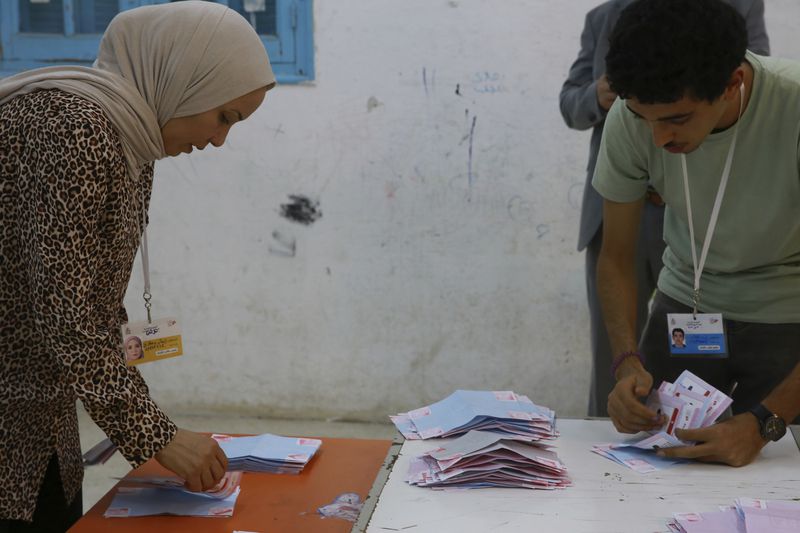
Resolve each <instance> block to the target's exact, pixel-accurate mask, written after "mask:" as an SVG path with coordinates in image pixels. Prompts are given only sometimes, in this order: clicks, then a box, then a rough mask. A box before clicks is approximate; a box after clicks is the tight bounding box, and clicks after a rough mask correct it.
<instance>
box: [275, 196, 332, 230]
mask: <svg viewBox="0 0 800 533" xmlns="http://www.w3.org/2000/svg"><path fill="white" fill-rule="evenodd" d="M289 200H290V202H289V203H287V204H281V216H282V217H284V218H287V219H289V220H291V221H292V222H297V223H299V224H304V225H306V226H310V225H311V224H313V223H314V222H316V221H317V220H319V219H320V218H321V217H322V211H321V210H320V209H319V202H315V201H312V200H311V199H310V198H308V197H307V196H303V195H300V194H290V195H289Z"/></svg>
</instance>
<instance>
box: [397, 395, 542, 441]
mask: <svg viewBox="0 0 800 533" xmlns="http://www.w3.org/2000/svg"><path fill="white" fill-rule="evenodd" d="M389 418H391V419H392V422H394V424H395V426H397V429H398V430H399V431H400V433H402V434H403V436H404V437H405V438H407V439H429V438H433V437H455V436H457V435H463V434H464V433H467V432H468V431H471V430H478V431H491V432H493V433H497V434H498V435H501V436H503V437H508V438H515V439H519V438H524V439H526V440H529V441H538V440H542V439H554V438H555V437H557V436H558V433H557V431H556V429H555V419H556V415H555V412H554V411H552V410H551V409H548V408H547V407H542V406H540V405H536V404H535V403H533V402H532V401H531V400H530V399H529V398H528V397H527V396H523V395H520V394H516V393H514V392H512V391H470V390H457V391H455V392H454V393H453V394H451V395H450V396H448V397H447V398H445V399H444V400H441V401H438V402H436V403H434V404H431V405H426V406H425V407H420V408H418V409H414V410H413V411H409V412H408V413H400V414H398V415H396V416H390V417H389Z"/></svg>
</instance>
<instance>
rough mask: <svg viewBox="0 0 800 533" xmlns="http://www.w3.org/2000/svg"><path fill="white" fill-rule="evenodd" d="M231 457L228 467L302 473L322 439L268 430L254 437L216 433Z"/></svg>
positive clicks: (276, 472) (215, 436)
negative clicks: (279, 433) (286, 435)
mask: <svg viewBox="0 0 800 533" xmlns="http://www.w3.org/2000/svg"><path fill="white" fill-rule="evenodd" d="M211 437H212V438H213V439H215V440H216V441H217V442H218V443H219V445H220V448H222V451H223V452H225V455H226V456H227V458H228V470H242V471H245V472H269V473H273V474H298V473H300V472H301V471H302V470H303V468H304V467H305V466H306V464H308V462H309V461H310V460H311V458H312V457H314V454H316V453H317V450H319V447H320V445H322V441H321V440H318V439H308V438H303V437H299V438H298V437H281V436H278V435H271V434H269V433H264V434H263V435H257V436H254V437H231V436H230V435H220V434H214V435H212V436H211Z"/></svg>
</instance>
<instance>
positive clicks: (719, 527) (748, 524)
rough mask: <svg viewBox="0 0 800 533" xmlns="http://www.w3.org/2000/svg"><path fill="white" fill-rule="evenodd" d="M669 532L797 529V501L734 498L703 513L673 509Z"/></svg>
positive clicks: (759, 532)
mask: <svg viewBox="0 0 800 533" xmlns="http://www.w3.org/2000/svg"><path fill="white" fill-rule="evenodd" d="M667 527H669V530H670V531H671V532H672V533H789V532H794V533H796V532H797V531H800V503H798V502H787V501H775V500H757V499H753V498H738V499H737V500H736V502H735V505H734V506H726V507H720V509H719V510H718V511H711V512H705V513H675V514H674V515H673V518H672V520H671V521H670V522H668V523H667Z"/></svg>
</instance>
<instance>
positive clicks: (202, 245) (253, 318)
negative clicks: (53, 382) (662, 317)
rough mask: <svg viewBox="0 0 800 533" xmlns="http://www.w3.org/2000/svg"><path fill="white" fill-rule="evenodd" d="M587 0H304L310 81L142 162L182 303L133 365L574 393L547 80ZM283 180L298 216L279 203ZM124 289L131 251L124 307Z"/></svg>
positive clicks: (415, 393) (313, 398) (570, 174)
mask: <svg viewBox="0 0 800 533" xmlns="http://www.w3.org/2000/svg"><path fill="white" fill-rule="evenodd" d="M597 3H598V2H597V1H595V0H503V1H499V0H450V1H448V0H403V1H399V0H317V1H316V2H315V41H316V43H315V44H316V68H317V79H316V81H315V82H314V83H313V84H310V85H306V86H281V87H278V88H277V89H275V90H274V91H272V92H270V93H269V95H268V97H267V100H266V102H265V104H264V105H263V106H262V107H261V109H259V111H258V112H257V113H256V114H255V115H254V116H253V117H252V118H251V119H250V120H248V121H247V122H245V123H243V124H241V125H239V126H237V127H236V128H234V130H233V132H232V133H231V135H230V137H229V139H228V142H227V143H226V146H225V147H224V148H222V149H216V150H214V149H210V150H206V151H205V152H204V153H196V154H193V155H191V156H181V157H179V158H177V159H170V160H165V161H163V162H160V163H159V164H158V165H157V172H156V183H155V191H154V197H153V202H152V207H151V210H150V216H151V226H150V232H149V235H150V242H151V262H152V273H153V294H154V296H155V299H154V303H155V311H156V314H157V315H172V314H175V315H177V316H179V317H180V318H181V319H182V320H183V322H184V330H185V348H186V351H187V355H186V356H184V357H182V358H179V359H172V360H169V361H165V362H162V363H158V364H153V365H150V366H146V367H142V371H143V373H144V374H145V376H146V378H147V380H148V382H149V383H150V387H151V389H152V393H153V395H154V396H155V397H156V398H157V399H158V400H159V401H160V403H162V405H164V406H165V407H166V408H167V409H168V410H170V409H173V410H184V411H186V410H190V411H200V410H202V411H208V410H220V411H224V410H227V411H230V412H241V413H247V414H260V415H264V416H292V417H308V418H316V417H321V418H345V419H373V420H385V418H384V417H385V416H386V415H388V414H390V413H395V412H397V411H399V410H405V409H409V408H413V407H418V406H420V405H422V404H425V403H429V402H432V401H435V400H438V399H440V398H442V397H444V396H446V395H447V394H449V393H450V392H452V391H453V390H454V389H456V388H473V389H513V390H515V391H518V392H521V393H525V394H528V395H530V397H531V398H533V399H534V401H536V402H538V403H542V404H545V405H548V406H551V407H553V408H554V409H556V410H557V412H558V413H559V414H560V415H564V416H570V415H572V416H575V415H582V414H583V413H584V412H585V405H586V400H587V394H588V392H587V391H588V378H589V369H590V360H589V341H588V336H587V330H588V319H587V311H586V305H585V295H584V284H583V257H582V255H581V254H579V253H577V252H576V251H575V242H576V234H577V221H578V215H579V202H580V198H581V192H582V187H583V180H584V168H585V163H586V152H587V147H588V142H589V137H588V133H578V132H574V131H570V130H568V129H567V128H566V127H565V126H564V124H563V122H562V120H561V117H560V114H559V112H558V92H559V89H560V86H561V83H562V81H563V79H564V77H565V75H566V73H567V70H568V68H569V66H570V64H571V63H572V61H573V60H574V58H575V56H576V54H577V51H578V43H579V34H580V31H581V28H582V25H583V17H584V14H585V12H586V11H587V10H588V9H590V8H591V7H593V6H594V5H596V4H597ZM767 17H768V29H769V31H770V34H771V37H772V43H773V50H774V53H775V54H776V55H783V56H787V57H793V58H798V59H800V41H798V40H797V39H796V35H795V34H796V30H797V24H798V21H800V2H798V1H797V0H767ZM470 148H471V151H472V153H471V156H470ZM290 194H301V195H306V196H309V197H311V198H313V199H315V200H317V201H319V204H320V210H321V211H322V214H323V216H322V218H320V219H319V220H318V221H317V222H316V223H314V224H312V225H310V226H303V225H299V224H296V223H292V222H290V221H288V220H287V219H286V218H283V217H281V216H280V206H281V204H284V203H287V202H288V195H290ZM279 241H283V242H284V243H285V242H289V243H292V242H293V243H295V254H294V256H292V257H289V256H287V255H286V253H285V252H286V251H287V250H288V248H287V247H286V246H285V244H281V243H280V242H279ZM141 290H142V281H141V274H140V270H138V266H137V268H136V269H135V270H134V274H133V279H132V283H131V287H130V290H129V293H128V299H127V307H128V310H129V313H130V314H131V317H132V318H139V319H140V318H142V316H143V311H142V308H141V304H140V301H141V300H140V296H139V295H140V294H141Z"/></svg>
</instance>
